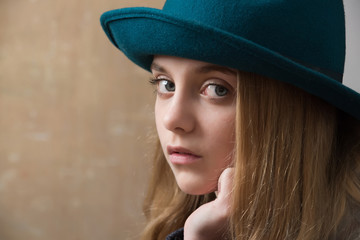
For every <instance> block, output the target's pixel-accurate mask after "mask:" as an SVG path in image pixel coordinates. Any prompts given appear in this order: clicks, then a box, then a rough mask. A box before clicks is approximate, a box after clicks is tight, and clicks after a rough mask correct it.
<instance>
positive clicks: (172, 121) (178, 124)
mask: <svg viewBox="0 0 360 240" xmlns="http://www.w3.org/2000/svg"><path fill="white" fill-rule="evenodd" d="M151 69H152V73H153V80H152V82H153V83H154V84H155V85H156V89H157V98H156V103H155V120H156V128H157V132H158V135H159V138H160V143H161V146H162V150H163V152H164V155H165V157H166V159H167V162H168V163H169V165H170V167H171V169H172V171H173V173H174V175H175V178H176V181H177V184H178V185H179V187H180V189H181V190H182V191H184V192H186V193H188V194H193V195H200V194H206V193H209V192H212V191H215V190H217V182H218V178H219V176H220V174H221V172H222V171H223V170H224V169H225V168H226V167H228V166H229V165H231V163H232V157H233V150H234V139H235V138H234V128H235V109H236V104H235V102H236V101H235V99H236V85H237V73H236V71H235V70H232V69H230V68H227V67H221V66H217V65H213V64H209V63H206V62H200V61H195V60H189V59H183V58H178V57H170V56H155V58H154V61H153V64H152V66H151Z"/></svg>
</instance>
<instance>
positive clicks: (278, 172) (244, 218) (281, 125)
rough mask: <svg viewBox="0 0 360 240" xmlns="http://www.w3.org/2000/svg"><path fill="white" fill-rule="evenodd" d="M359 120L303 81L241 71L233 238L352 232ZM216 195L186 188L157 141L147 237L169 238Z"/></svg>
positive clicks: (358, 184)
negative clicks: (304, 85) (284, 80)
mask: <svg viewBox="0 0 360 240" xmlns="http://www.w3.org/2000/svg"><path fill="white" fill-rule="evenodd" d="M359 125H360V124H359V121H357V120H354V119H352V118H351V117H349V116H347V115H346V114H343V113H339V111H338V110H336V109H335V108H334V107H332V106H330V105H329V104H327V103H325V102H323V101H322V100H320V99H318V98H316V97H313V96H312V95H310V94H308V93H306V92H304V91H302V90H300V89H298V88H295V87H292V86H290V85H288V84H285V83H281V82H279V81H275V80H271V79H268V78H265V77H261V76H259V75H256V74H252V73H244V72H239V81H238V89H237V116H236V149H234V151H235V157H234V168H235V174H234V186H233V201H232V206H231V207H232V211H231V212H232V214H231V216H230V221H229V226H230V227H229V233H230V234H231V236H232V239H237V240H240V239H241V240H242V239H249V240H250V239H251V240H261V239H281V240H283V239H289V240H290V239H296V240H300V239H301V240H312V239H314V240H315V239H316V240H319V239H331V238H332V237H334V236H335V237H338V236H344V238H343V239H348V238H346V237H345V235H344V234H345V233H347V232H351V230H353V229H354V228H356V227H359V226H354V224H353V223H354V222H355V223H356V221H354V219H355V217H354V216H352V212H351V211H347V209H349V207H350V206H357V207H359V203H360V179H359V178H360V177H359V172H360V127H359ZM214 197H215V196H214V194H207V195H203V196H190V195H187V194H185V193H183V192H181V190H180V189H179V188H178V187H177V185H176V182H175V178H174V176H173V174H172V172H171V169H170V167H169V166H168V164H167V162H166V160H165V157H164V155H163V153H162V151H161V147H160V144H159V143H157V153H156V156H155V158H154V166H153V173H152V179H151V182H150V186H149V188H148V194H147V197H146V199H145V203H144V214H145V216H146V217H147V219H148V223H147V226H146V228H145V230H144V232H143V239H147V240H148V239H154V240H155V239H164V238H165V236H166V235H167V234H169V233H170V232H172V231H174V230H176V229H177V228H180V227H183V226H184V223H185V220H186V219H187V217H188V216H189V215H190V214H191V213H192V212H193V211H194V210H195V209H196V208H197V207H199V206H200V205H201V204H204V203H206V202H209V201H211V200H213V199H214ZM344 219H345V220H346V221H345V220H344ZM344 222H348V223H347V224H343V223H344ZM340 226H341V228H340ZM349 226H350V227H349ZM344 229H346V231H344ZM337 239H340V238H337Z"/></svg>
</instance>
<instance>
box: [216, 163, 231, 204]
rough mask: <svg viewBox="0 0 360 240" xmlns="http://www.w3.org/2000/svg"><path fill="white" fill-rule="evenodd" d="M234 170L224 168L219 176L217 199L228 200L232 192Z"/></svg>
mask: <svg viewBox="0 0 360 240" xmlns="http://www.w3.org/2000/svg"><path fill="white" fill-rule="evenodd" d="M233 178H234V168H226V169H225V170H224V171H223V172H222V173H221V175H220V177H219V181H218V194H217V198H218V199H228V198H229V197H230V195H231V192H232V187H233V182H234V179H233Z"/></svg>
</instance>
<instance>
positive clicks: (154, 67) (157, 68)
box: [150, 62, 237, 75]
mask: <svg viewBox="0 0 360 240" xmlns="http://www.w3.org/2000/svg"><path fill="white" fill-rule="evenodd" d="M150 69H151V70H155V71H158V72H163V73H166V72H167V71H166V69H165V68H163V67H162V66H160V65H159V64H157V63H156V62H153V63H152V64H151V66H150ZM195 71H196V72H199V73H209V72H213V71H218V72H222V73H224V74H226V75H237V72H236V70H233V69H231V68H228V67H223V66H219V65H215V64H210V63H209V64H206V65H204V66H201V67H199V68H197V69H196V70H195Z"/></svg>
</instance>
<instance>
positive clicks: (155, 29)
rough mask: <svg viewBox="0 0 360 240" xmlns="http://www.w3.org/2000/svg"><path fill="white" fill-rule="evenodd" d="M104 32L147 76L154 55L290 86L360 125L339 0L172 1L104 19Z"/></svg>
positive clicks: (358, 101)
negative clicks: (347, 73) (346, 78)
mask: <svg viewBox="0 0 360 240" xmlns="http://www.w3.org/2000/svg"><path fill="white" fill-rule="evenodd" d="M101 24H102V27H103V29H104V31H105V33H106V34H107V36H108V37H109V39H110V41H111V42H112V43H113V44H114V45H115V46H116V47H117V48H118V49H120V50H121V51H122V52H123V53H124V54H125V55H126V56H127V57H128V58H129V59H130V60H131V61H133V62H134V63H135V64H137V65H139V66H140V67H142V68H144V69H146V70H148V71H150V65H151V63H152V60H153V56H154V55H169V56H178V57H183V58H190V59H195V60H200V61H204V62H209V63H214V64H218V65H223V66H228V67H231V68H235V69H239V70H242V71H248V72H254V73H257V74H260V75H264V76H267V77H270V78H274V79H277V80H280V81H283V82H287V83H290V84H292V85H294V86H296V87H299V88H302V89H304V90H305V91H307V92H309V93H311V94H313V95H315V96H318V97H320V98H322V99H324V100H325V101H327V102H329V103H331V104H332V105H334V106H336V107H337V108H339V109H341V110H343V111H344V112H347V113H348V114H350V115H352V116H354V117H356V118H357V119H360V94H359V92H357V91H355V90H354V89H351V88H350V87H348V86H345V85H344V84H343V83H342V76H343V71H344V59H345V18H344V6H343V3H342V1H341V0H167V1H166V3H165V5H164V7H163V9H161V10H160V9H154V8H142V7H136V8H123V9H117V10H112V11H108V12H105V13H104V14H103V15H102V16H101Z"/></svg>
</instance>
